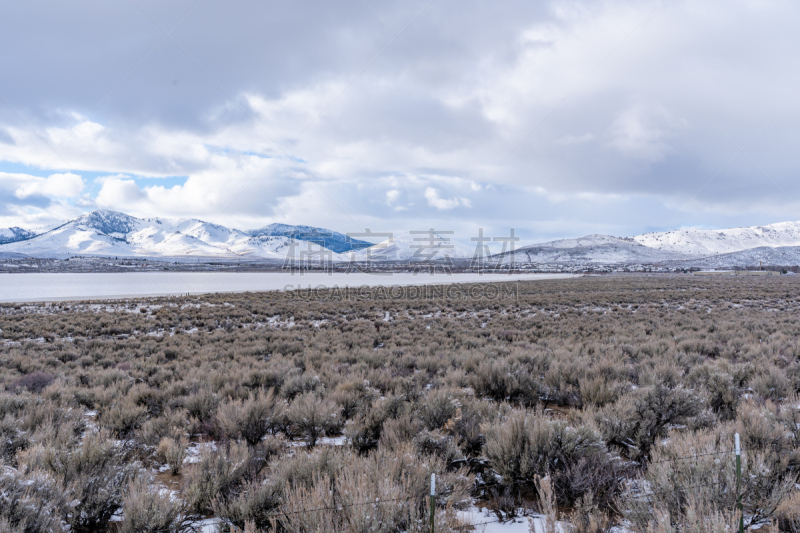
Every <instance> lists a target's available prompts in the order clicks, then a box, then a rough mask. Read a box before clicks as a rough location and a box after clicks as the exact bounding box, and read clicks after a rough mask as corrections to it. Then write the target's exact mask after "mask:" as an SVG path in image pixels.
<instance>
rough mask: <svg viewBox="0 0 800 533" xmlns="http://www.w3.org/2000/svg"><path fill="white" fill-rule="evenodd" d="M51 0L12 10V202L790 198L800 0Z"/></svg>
mask: <svg viewBox="0 0 800 533" xmlns="http://www.w3.org/2000/svg"><path fill="white" fill-rule="evenodd" d="M44 4H46V5H42V3H41V2H40V3H36V4H31V3H24V2H23V3H16V4H15V5H13V6H9V8H8V9H7V10H5V12H4V17H3V20H2V21H0V46H2V47H3V48H4V49H14V50H15V51H16V52H15V53H14V54H3V55H0V69H2V71H3V72H4V73H6V75H5V76H4V80H3V82H2V84H0V96H2V101H0V172H3V171H5V172H4V173H0V194H1V195H2V197H4V198H5V201H4V202H3V203H2V204H0V226H10V225H22V226H32V225H40V224H47V223H51V222H54V221H55V219H56V218H58V217H67V216H72V215H76V214H79V213H80V212H83V211H86V210H89V209H93V208H111V209H117V210H120V211H125V212H129V213H131V214H135V215H148V216H152V215H161V216H183V217H186V216H191V217H196V218H202V219H206V220H214V221H217V222H219V223H223V224H227V225H231V226H236V227H240V228H248V227H258V226H262V225H264V224H266V223H269V222H274V221H279V222H287V223H303V224H312V225H319V226H324V227H331V228H332V229H336V230H339V231H357V230H359V229H362V228H365V227H370V228H372V230H373V231H381V230H394V231H398V230H411V229H421V228H422V229H424V228H428V227H431V226H436V227H438V228H440V229H455V230H458V231H459V232H461V233H463V234H464V235H466V234H468V233H470V234H474V233H475V232H476V229H477V228H478V227H483V228H486V229H487V230H488V231H490V232H495V233H497V234H504V233H507V228H508V227H516V228H520V231H519V232H518V233H521V234H522V235H523V237H525V238H526V239H530V240H538V239H550V238H557V237H566V236H576V235H581V234H588V233H612V234H617V235H628V234H634V233H640V232H643V231H647V230H653V229H667V228H674V227H680V226H707V227H725V226H735V225H752V224H760V223H769V222H775V221H778V220H784V219H796V218H797V216H796V215H794V213H796V212H797V207H798V206H797V201H796V200H795V198H797V197H798V193H800V181H798V180H797V179H796V178H795V176H796V175H797V173H798V171H800V161H798V160H797V158H796V157H795V155H794V152H795V150H794V147H795V145H796V140H797V137H798V135H799V132H798V127H797V123H798V122H797V118H798V114H799V113H800V101H798V99H797V97H796V94H797V91H798V89H800V79H799V78H798V75H797V74H796V73H797V72H798V69H797V68H795V67H796V65H795V63H796V62H797V59H796V58H795V55H796V54H793V50H795V49H797V47H798V45H800V35H798V34H797V32H796V31H795V28H794V27H793V21H794V20H797V18H798V16H800V5H798V4H796V3H791V2H789V1H767V2H763V1H760V2H755V1H748V0H734V1H733V2H722V1H715V0H712V1H710V2H703V3H699V4H698V3H696V2H688V1H677V2H668V3H667V2H661V3H659V2H653V1H636V0H619V1H605V2H588V1H585V2H582V1H560V2H551V3H548V2H541V3H539V2H537V3H531V2H518V3H513V2H507V3H502V5H498V4H487V3H485V2H477V1H474V2H473V1H464V2H458V3H453V2H447V1H434V2H430V1H429V0H424V1H419V2H418V1H404V2H391V1H382V2H377V1H375V0H372V1H366V0H364V1H357V2H345V3H335V5H334V4H331V3H326V2H316V1H314V2H312V1H308V2H299V3H284V4H280V3H278V4H275V3H270V4H264V3H260V2H251V1H234V2H227V3H220V2H215V1H212V0H206V1H201V0H193V1H186V2H182V1H179V2H170V3H168V4H169V5H164V3H163V2H155V1H143V0H131V1H129V2H118V3H107V4H103V5H102V6H98V5H97V4H96V3H94V2H88V1H78V2H71V3H69V4H68V5H67V4H64V3H63V2H49V1H46V2H44ZM175 176H181V177H184V178H185V179H182V180H181V183H177V184H176V183H174V182H170V181H169V179H170V178H173V177H175ZM145 178H147V179H145ZM159 180H164V181H163V183H164V184H163V185H162V184H160V183H161V182H159ZM0 199H2V198H0Z"/></svg>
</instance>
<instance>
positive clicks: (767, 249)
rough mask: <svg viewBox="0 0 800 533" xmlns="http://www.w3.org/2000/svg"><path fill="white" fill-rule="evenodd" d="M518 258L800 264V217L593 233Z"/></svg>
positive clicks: (520, 252)
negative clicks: (624, 234) (636, 232)
mask: <svg viewBox="0 0 800 533" xmlns="http://www.w3.org/2000/svg"><path fill="white" fill-rule="evenodd" d="M503 257H504V259H506V260H508V259H510V258H511V257H513V258H514V260H515V261H516V262H521V263H537V264H548V265H552V264H563V265H630V264H641V265H654V264H669V265H672V266H681V267H685V268H689V267H699V268H725V267H736V266H741V267H745V266H756V265H758V264H759V262H761V263H762V264H764V265H782V266H783V265H796V264H800V222H780V223H777V224H770V225H767V226H754V227H750V228H734V229H722V230H676V231H665V232H659V233H645V234H642V235H637V236H635V237H625V238H620V237H612V236H610V235H590V236H588V237H581V238H578V239H562V240H558V241H553V242H547V243H543V244H533V245H530V246H522V247H520V248H517V250H516V251H515V252H514V253H513V254H512V253H511V252H507V253H506V254H503Z"/></svg>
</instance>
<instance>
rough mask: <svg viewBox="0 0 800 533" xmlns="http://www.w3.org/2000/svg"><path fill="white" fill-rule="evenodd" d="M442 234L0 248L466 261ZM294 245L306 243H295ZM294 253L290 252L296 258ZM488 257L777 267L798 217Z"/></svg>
mask: <svg viewBox="0 0 800 533" xmlns="http://www.w3.org/2000/svg"><path fill="white" fill-rule="evenodd" d="M449 239H450V237H442V236H438V235H437V236H436V238H435V239H434V241H435V243H434V244H432V245H431V246H430V248H429V247H428V246H426V247H425V249H423V250H420V249H419V246H420V245H421V244H425V245H427V244H430V243H427V238H423V237H414V236H412V235H410V234H397V235H395V236H393V237H392V238H391V239H389V240H386V241H384V242H381V243H377V244H376V243H371V242H367V241H363V240H359V239H354V238H351V237H349V236H347V235H345V234H342V233H339V232H336V231H333V230H328V229H324V228H316V227H313V226H303V225H289V224H280V223H275V224H269V225H267V226H264V227H261V228H257V229H252V230H244V231H243V230H238V229H235V228H228V227H226V226H222V225H219V224H215V223H212V222H205V221H203V220H199V219H195V218H185V219H173V218H160V217H152V218H137V217H134V216H131V215H128V214H125V213H120V212H117V211H111V210H97V211H92V212H90V213H86V214H83V215H81V216H79V217H77V218H75V219H72V220H68V221H66V222H64V223H62V224H60V225H56V226H50V229H47V230H46V231H41V232H37V231H34V230H26V229H23V228H19V227H13V228H5V229H0V254H6V256H8V257H11V256H13V255H16V254H22V255H23V256H29V257H40V258H54V259H63V258H67V257H72V256H75V255H94V256H101V257H111V256H122V257H154V258H155V257H161V258H179V257H184V258H198V259H200V258H206V259H272V260H285V259H286V258H287V257H289V258H291V257H296V258H298V259H299V258H302V257H305V254H307V253H308V252H311V255H312V256H313V255H317V256H319V255H320V254H319V252H320V251H321V252H323V253H322V256H324V257H325V258H327V259H328V260H332V261H349V260H357V261H367V260H372V261H400V260H402V261H406V260H419V259H423V260H424V259H443V258H444V257H445V256H449V257H451V258H453V259H468V258H470V257H472V253H473V249H471V248H469V247H468V246H466V245H464V244H462V243H459V242H458V241H457V240H449ZM298 241H299V242H298ZM417 241H423V242H419V243H418V242H417ZM302 242H305V243H307V244H304V245H302V246H301V245H300V243H302ZM432 242H433V241H432ZM306 246H307V249H306ZM315 246H316V248H314V247H315ZM295 250H299V251H298V252H297V255H296V256H295V255H293V254H294V253H295ZM749 250H750V251H751V252H748V251H749ZM415 252H416V253H415ZM8 254H11V255H8ZM493 257H495V258H500V259H502V260H503V261H507V260H510V259H511V258H512V257H513V259H514V261H515V262H517V263H528V264H565V265H573V266H574V265H584V264H585V265H625V264H671V265H678V264H682V265H696V266H698V267H701V268H703V267H726V266H727V267H730V266H749V263H748V262H749V261H756V262H758V261H761V262H762V263H764V262H768V264H771V262H776V261H780V262H781V266H785V265H788V264H791V263H792V262H794V261H795V258H796V262H800V222H791V221H790V222H779V223H775V224H769V225H762V226H750V227H743V228H730V229H720V230H696V229H680V230H671V231H664V232H650V233H643V234H641V235H636V236H633V237H614V236H611V235H599V234H596V235H587V236H585V237H578V238H574V239H559V240H555V241H550V242H545V243H536V244H530V245H526V246H522V247H518V248H517V249H516V250H515V251H514V252H510V251H508V252H505V253H502V254H497V255H495V256H493ZM787 261H788V262H789V263H787Z"/></svg>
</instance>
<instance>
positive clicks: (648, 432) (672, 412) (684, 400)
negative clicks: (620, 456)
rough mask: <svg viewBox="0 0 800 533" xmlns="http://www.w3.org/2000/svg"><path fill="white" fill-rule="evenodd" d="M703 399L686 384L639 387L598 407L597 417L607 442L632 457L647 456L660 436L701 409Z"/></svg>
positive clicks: (643, 457)
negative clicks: (684, 385) (681, 386)
mask: <svg viewBox="0 0 800 533" xmlns="http://www.w3.org/2000/svg"><path fill="white" fill-rule="evenodd" d="M702 407H703V405H702V400H701V399H700V398H699V397H697V396H696V395H695V394H694V393H693V392H691V391H688V390H686V389H683V388H680V387H678V388H670V387H667V386H664V385H660V384H659V385H655V386H653V387H648V388H646V389H640V390H638V391H635V392H633V393H630V394H628V395H626V396H623V397H622V398H620V400H618V401H617V402H615V403H613V404H609V405H607V406H605V407H604V408H602V409H600V410H598V411H597V413H596V415H595V417H594V419H595V423H596V424H597V426H598V428H599V429H600V431H601V433H602V434H603V438H604V439H605V441H606V443H608V444H609V445H611V446H615V447H617V448H618V449H619V450H620V451H621V452H622V453H624V454H625V455H627V456H628V457H630V458H631V459H637V460H645V459H646V458H647V457H649V456H650V450H651V448H652V447H653V445H654V444H655V442H656V440H657V439H658V438H659V437H663V436H664V435H665V434H666V431H667V429H668V428H669V427H670V426H672V425H675V424H683V423H686V422H687V421H688V419H689V418H690V417H693V416H696V415H698V414H699V413H700V412H701V411H702Z"/></svg>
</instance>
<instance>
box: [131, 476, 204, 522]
mask: <svg viewBox="0 0 800 533" xmlns="http://www.w3.org/2000/svg"><path fill="white" fill-rule="evenodd" d="M122 512H123V516H124V520H123V521H122V526H121V527H120V530H119V531H120V533H145V532H152V533H156V532H157V533H183V532H189V531H192V529H190V524H189V523H186V522H185V520H184V517H183V514H182V513H183V504H182V503H181V502H180V501H179V500H178V499H175V498H171V497H170V495H169V494H168V493H162V492H161V491H159V490H158V489H154V488H153V487H151V486H150V485H149V483H148V480H147V479H146V477H144V476H140V477H138V478H136V480H135V481H133V482H132V483H131V484H130V486H129V487H128V490H127V491H126V493H125V497H124V498H123V500H122Z"/></svg>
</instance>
